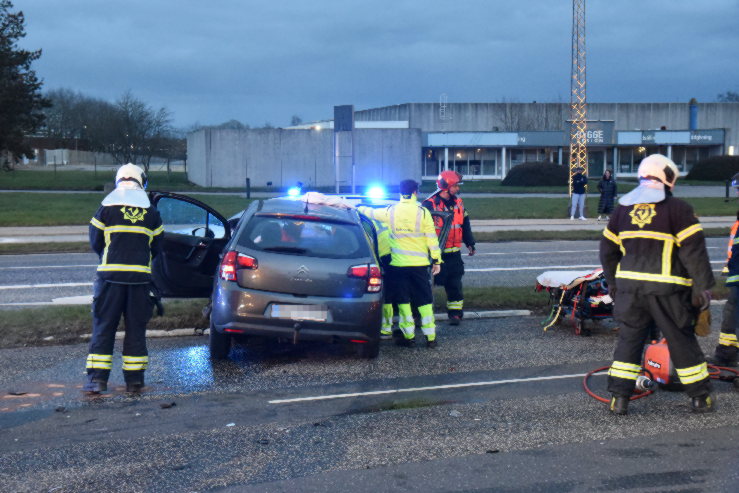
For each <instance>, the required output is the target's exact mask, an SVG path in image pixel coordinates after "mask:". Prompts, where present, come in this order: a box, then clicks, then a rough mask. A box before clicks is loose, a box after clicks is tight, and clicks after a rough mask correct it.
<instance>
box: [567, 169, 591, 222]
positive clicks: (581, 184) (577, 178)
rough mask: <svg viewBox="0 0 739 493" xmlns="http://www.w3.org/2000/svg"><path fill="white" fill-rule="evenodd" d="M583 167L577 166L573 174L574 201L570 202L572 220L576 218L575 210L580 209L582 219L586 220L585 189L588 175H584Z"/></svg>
mask: <svg viewBox="0 0 739 493" xmlns="http://www.w3.org/2000/svg"><path fill="white" fill-rule="evenodd" d="M583 171H584V170H583V169H582V168H575V174H574V175H572V203H571V204H570V221H572V220H574V219H575V212H577V210H578V209H580V219H582V220H583V221H584V220H585V191H586V188H585V187H586V186H587V184H588V177H587V176H585V175H583Z"/></svg>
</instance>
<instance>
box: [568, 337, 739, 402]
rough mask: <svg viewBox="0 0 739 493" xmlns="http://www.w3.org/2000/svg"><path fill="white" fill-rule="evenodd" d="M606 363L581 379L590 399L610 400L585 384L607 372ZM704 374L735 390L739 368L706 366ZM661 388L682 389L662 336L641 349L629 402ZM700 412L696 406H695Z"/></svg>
mask: <svg viewBox="0 0 739 493" xmlns="http://www.w3.org/2000/svg"><path fill="white" fill-rule="evenodd" d="M609 369H610V366H603V367H600V368H596V369H595V370H592V371H590V372H588V373H587V374H586V375H585V377H584V378H583V381H582V386H583V388H584V389H585V392H586V393H587V394H588V395H589V396H590V397H592V398H594V399H596V400H598V401H600V402H604V403H606V404H610V403H611V399H608V398H606V397H603V396H600V395H598V394H596V393H595V392H593V391H592V390H591V389H590V386H589V385H588V383H589V380H590V377H591V376H593V375H595V374H596V373H600V372H603V371H608V370H609ZM708 373H709V374H710V376H711V378H712V379H715V380H720V381H724V382H731V383H733V384H734V386H735V387H736V388H737V389H738V390H739V385H738V384H737V383H738V382H739V371H738V370H735V369H733V368H727V367H723V366H714V365H708ZM658 387H659V388H661V389H664V390H682V389H683V385H682V384H681V383H680V379H679V378H678V376H677V372H676V371H675V367H674V365H673V364H672V360H671V359H670V349H669V347H668V346H667V340H666V339H665V338H662V339H660V340H659V341H652V343H651V344H648V345H647V346H646V347H645V348H644V356H643V357H642V374H641V375H639V376H638V377H637V380H636V386H635V388H634V395H632V396H631V399H630V400H632V401H634V400H636V399H641V398H642V397H646V396H648V395H651V394H653V393H654V391H655V390H656V389H657V388H658ZM699 404H700V402H699V403H697V404H694V405H693V407H696V405H698V407H700V405H699ZM697 410H699V411H700V409H697Z"/></svg>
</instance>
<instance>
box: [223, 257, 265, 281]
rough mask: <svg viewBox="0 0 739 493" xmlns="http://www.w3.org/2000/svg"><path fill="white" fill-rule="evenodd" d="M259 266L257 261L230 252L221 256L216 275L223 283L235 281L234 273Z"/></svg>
mask: <svg viewBox="0 0 739 493" xmlns="http://www.w3.org/2000/svg"><path fill="white" fill-rule="evenodd" d="M258 266H259V264H258V263H257V259H255V258H254V257H250V256H249V255H244V254H243V253H239V252H235V251H233V250H231V251H230V252H228V253H227V254H226V255H224V256H223V260H221V267H220V268H219V269H218V275H219V276H220V278H221V279H223V280H224V281H235V280H236V271H238V270H240V269H252V270H254V269H256V268H257V267H258Z"/></svg>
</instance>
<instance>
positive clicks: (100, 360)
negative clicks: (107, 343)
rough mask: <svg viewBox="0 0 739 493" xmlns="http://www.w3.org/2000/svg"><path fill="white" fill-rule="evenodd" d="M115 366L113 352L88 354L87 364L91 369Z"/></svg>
mask: <svg viewBox="0 0 739 493" xmlns="http://www.w3.org/2000/svg"><path fill="white" fill-rule="evenodd" d="M112 367H113V355H112V354H88V355H87V366H86V368H87V369H88V370H89V369H96V370H110V369H111V368H112Z"/></svg>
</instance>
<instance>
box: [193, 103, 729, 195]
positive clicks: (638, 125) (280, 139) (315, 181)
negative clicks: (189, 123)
mask: <svg viewBox="0 0 739 493" xmlns="http://www.w3.org/2000/svg"><path fill="white" fill-rule="evenodd" d="M568 117H569V104H566V103H535V102H534V103H449V104H445V105H440V104H439V103H408V104H401V105H395V106H386V107H382V108H374V109H368V110H361V111H356V112H355V113H354V119H355V124H354V130H353V131H351V132H336V133H335V132H334V131H333V122H332V121H331V120H326V121H319V122H314V123H309V124H304V125H299V126H295V127H289V128H282V129H254V130H226V129H208V128H206V129H201V130H199V131H197V132H193V133H191V134H190V135H188V139H187V153H188V174H189V178H190V180H191V181H193V182H194V183H197V184H199V185H203V186H216V187H238V186H243V184H244V183H245V180H246V178H250V180H251V184H252V186H256V187H264V186H268V184H270V185H271V186H273V187H275V188H284V187H288V186H292V185H293V184H295V183H296V182H298V181H300V182H303V183H305V184H309V185H311V186H314V187H334V186H336V184H337V182H338V184H339V185H341V186H342V187H350V186H351V185H352V184H355V185H356V186H358V187H362V186H366V185H369V184H371V183H372V182H376V181H379V182H382V183H397V182H398V181H399V180H401V179H403V178H408V177H411V178H415V179H422V178H423V179H434V178H435V177H436V176H437V175H438V173H439V172H440V171H441V170H444V169H455V170H457V171H459V172H461V173H462V174H463V175H465V179H466V180H470V179H500V178H503V177H504V176H505V175H506V174H507V173H508V171H510V169H511V168H512V167H513V166H516V165H517V164H520V163H523V162H527V161H536V162H541V161H550V162H554V163H559V164H566V163H567V162H568V158H569V156H568V154H569V122H568ZM588 119H589V121H588V136H587V137H588V161H589V173H590V175H591V176H598V175H600V174H602V173H603V171H604V169H606V168H611V169H613V170H614V172H615V174H617V175H620V176H635V173H636V168H637V166H638V163H639V162H640V161H641V159H642V158H643V157H644V156H646V155H648V154H652V153H655V152H659V153H662V154H665V155H667V156H670V157H671V158H672V159H673V160H674V161H675V163H676V164H677V165H678V167H679V168H680V169H681V171H683V172H687V171H689V170H690V168H691V167H692V166H693V165H694V164H695V163H696V162H698V161H699V160H701V159H704V158H706V157H708V156H713V155H722V154H736V153H737V150H738V149H739V103H693V104H691V103H589V104H588Z"/></svg>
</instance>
